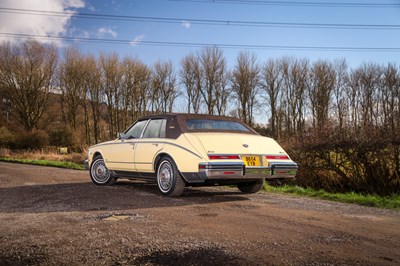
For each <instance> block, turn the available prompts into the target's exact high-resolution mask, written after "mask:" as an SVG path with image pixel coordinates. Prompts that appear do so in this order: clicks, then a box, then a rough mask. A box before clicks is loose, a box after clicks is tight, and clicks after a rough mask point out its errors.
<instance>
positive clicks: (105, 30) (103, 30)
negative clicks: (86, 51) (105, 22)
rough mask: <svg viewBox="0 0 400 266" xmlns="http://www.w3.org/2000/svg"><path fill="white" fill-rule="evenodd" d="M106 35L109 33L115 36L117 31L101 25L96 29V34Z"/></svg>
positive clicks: (99, 35)
mask: <svg viewBox="0 0 400 266" xmlns="http://www.w3.org/2000/svg"><path fill="white" fill-rule="evenodd" d="M106 35H111V36H112V37H114V38H115V37H117V32H116V31H114V30H113V29H112V28H107V27H101V28H100V29H98V30H97V36H98V37H100V38H102V37H105V36H106Z"/></svg>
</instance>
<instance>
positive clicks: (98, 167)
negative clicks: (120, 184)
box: [90, 156, 115, 185]
mask: <svg viewBox="0 0 400 266" xmlns="http://www.w3.org/2000/svg"><path fill="white" fill-rule="evenodd" d="M90 177H91V178H92V181H93V182H94V183H95V184H96V185H111V184H113V183H114V181H115V178H114V177H113V176H112V174H111V172H110V170H108V168H107V166H106V164H105V163H104V160H103V158H101V157H99V156H97V157H96V158H94V162H93V163H92V165H91V167H90Z"/></svg>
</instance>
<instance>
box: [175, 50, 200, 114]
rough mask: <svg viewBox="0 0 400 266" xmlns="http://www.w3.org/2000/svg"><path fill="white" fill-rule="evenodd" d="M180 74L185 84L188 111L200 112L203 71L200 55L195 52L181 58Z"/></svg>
mask: <svg viewBox="0 0 400 266" xmlns="http://www.w3.org/2000/svg"><path fill="white" fill-rule="evenodd" d="M179 76H180V80H181V83H182V84H183V85H184V86H185V94H186V98H187V112H188V113H191V112H193V113H195V114H197V113H199V111H200V100H201V98H200V96H201V86H202V78H203V72H202V69H201V66H200V62H199V60H198V57H196V56H195V55H193V54H190V55H187V56H185V57H184V58H183V59H182V60H181V70H180V71H179Z"/></svg>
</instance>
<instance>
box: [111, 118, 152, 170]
mask: <svg viewBox="0 0 400 266" xmlns="http://www.w3.org/2000/svg"><path fill="white" fill-rule="evenodd" d="M148 122H149V120H142V121H138V122H136V123H135V124H134V125H133V126H132V127H130V128H129V129H128V130H127V131H126V132H125V133H124V134H123V136H122V137H121V138H120V139H118V140H116V141H115V143H113V144H112V145H109V147H108V152H107V154H108V156H107V158H106V163H107V165H108V167H109V168H110V169H112V170H117V171H127V172H136V168H135V163H134V151H135V146H136V142H137V141H138V140H139V139H140V137H141V136H142V133H143V129H144V128H145V126H146V125H147V123H148Z"/></svg>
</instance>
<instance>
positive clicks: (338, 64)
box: [333, 59, 349, 135]
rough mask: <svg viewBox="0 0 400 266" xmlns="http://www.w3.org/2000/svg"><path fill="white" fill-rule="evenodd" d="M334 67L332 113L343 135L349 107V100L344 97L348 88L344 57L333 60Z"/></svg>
mask: <svg viewBox="0 0 400 266" xmlns="http://www.w3.org/2000/svg"><path fill="white" fill-rule="evenodd" d="M334 69H335V75H336V78H335V79H336V82H335V87H334V89H333V98H334V108H333V109H334V110H333V113H334V117H337V121H338V127H339V131H340V132H341V134H342V135H343V134H344V131H345V122H346V121H347V116H348V109H349V104H348V103H349V101H348V99H347V97H346V90H348V87H349V77H348V66H347V63H346V61H345V60H344V59H343V60H337V61H335V62H334Z"/></svg>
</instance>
